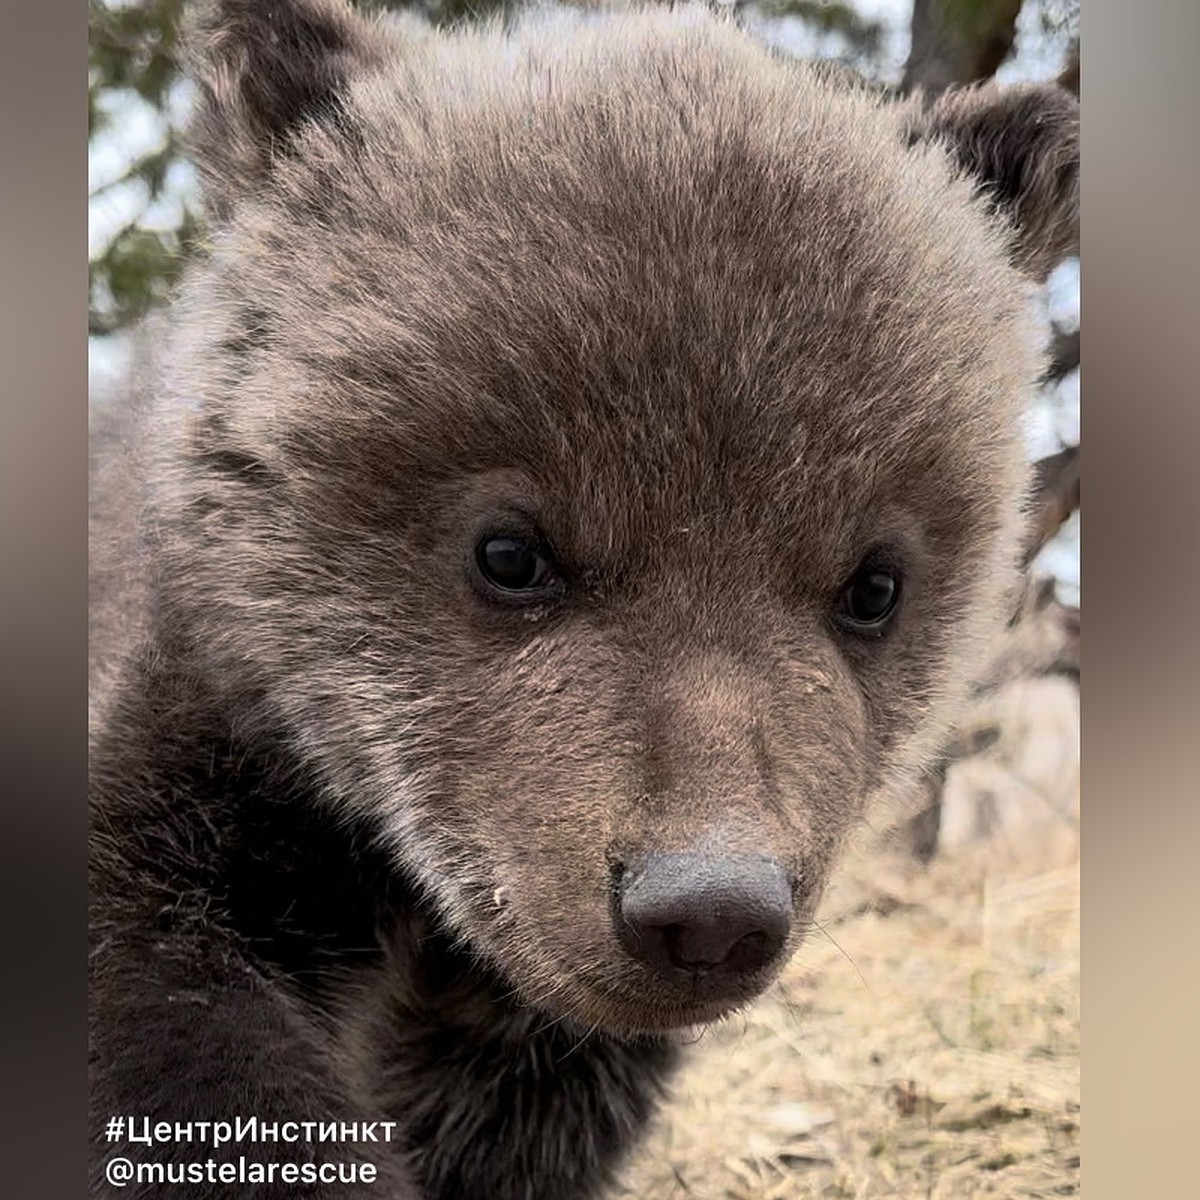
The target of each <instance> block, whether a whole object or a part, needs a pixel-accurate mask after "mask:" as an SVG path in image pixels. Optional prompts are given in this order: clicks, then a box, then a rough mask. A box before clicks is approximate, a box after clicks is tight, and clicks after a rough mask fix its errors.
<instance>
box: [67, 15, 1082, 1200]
mask: <svg viewBox="0 0 1200 1200" xmlns="http://www.w3.org/2000/svg"><path fill="white" fill-rule="evenodd" d="M191 26H192V28H191V32H190V46H191V48H192V51H191V52H192V72H193V76H194V78H195V80H196V82H197V85H198V112H197V116H196V122H195V127H194V138H193V143H194V152H195V158H196V162H197V164H198V167H199V170H200V174H201V179H202V184H203V192H204V198H205V203H206V206H207V217H208V227H209V237H208V241H207V244H206V245H205V247H204V249H203V253H202V254H201V255H200V256H199V258H198V260H197V261H196V262H195V263H194V264H193V265H192V267H191V268H190V270H189V272H188V274H187V275H186V278H185V279H184V281H183V283H182V285H181V287H180V289H179V292H178V295H177V297H176V299H175V302H174V304H173V305H172V308H171V310H170V312H169V313H168V314H167V315H166V316H164V317H162V318H156V323H155V324H154V325H153V326H152V327H150V328H148V330H147V332H146V338H145V355H144V361H143V362H142V364H141V367H140V369H139V371H138V372H137V379H136V385H135V386H134V387H133V388H132V390H131V393H130V395H129V396H128V397H126V398H125V399H124V400H122V401H121V402H120V403H118V404H115V405H113V406H111V409H110V410H109V411H105V412H101V413H98V414H96V416H95V421H94V435H93V454H92V467H91V471H92V476H91V489H92V499H91V504H92V537H93V542H92V560H91V572H92V581H91V588H92V590H91V614H92V616H91V692H90V748H91V759H90V835H91V842H90V856H89V865H90V888H91V902H92V915H91V939H92V940H91V956H90V964H91V965H90V971H91V975H90V988H91V993H90V994H91V1014H90V1016H91V1022H90V1025H91V1028H90V1033H91V1047H90V1060H91V1103H92V1138H93V1141H92V1145H93V1149H94V1151H95V1153H94V1158H93V1167H92V1171H93V1174H92V1182H91V1194H93V1195H97V1196H100V1195H109V1194H121V1195H123V1196H125V1197H126V1198H128V1200H132V1198H134V1197H149V1196H159V1195H166V1194H168V1192H169V1193H170V1194H172V1195H178V1196H190V1197H217V1196H227V1195H230V1194H238V1195H243V1194H244V1195H252V1196H261V1197H275V1196H292V1195H295V1194H297V1192H298V1191H299V1192H300V1193H301V1194H306V1195H312V1196H320V1197H322V1198H325V1200H332V1198H335V1197H351V1196H361V1195H364V1194H372V1195H379V1196H387V1197H390V1198H392V1200H584V1198H586V1197H593V1196H596V1195H597V1194H598V1193H599V1192H600V1191H601V1190H602V1189H603V1188H604V1186H605V1185H606V1184H607V1183H608V1182H609V1181H610V1180H611V1179H612V1178H613V1176H614V1172H615V1170H616V1169H617V1168H618V1167H619V1166H620V1164H621V1162H622V1160H623V1156H624V1155H625V1154H626V1153H627V1151H628V1150H629V1149H630V1147H631V1146H632V1145H633V1144H634V1142H635V1140H636V1138H637V1136H638V1132H639V1130H640V1129H641V1128H642V1127H643V1126H644V1125H645V1123H646V1121H647V1119H648V1118H649V1116H650V1114H651V1112H652V1110H653V1108H654V1105H655V1103H656V1100H657V1098H658V1097H659V1095H660V1093H661V1091H662V1088H663V1086H664V1084H665V1083H666V1081H667V1080H668V1078H669V1075H670V1072H671V1070H672V1069H673V1067H674V1065H675V1063H676V1061H677V1058H678V1055H679V1050H678V1044H679V1042H680V1041H681V1040H683V1039H682V1036H681V1035H682V1034H683V1033H684V1032H685V1031H687V1030H688V1029H690V1028H692V1027H695V1026H697V1025H702V1024H704V1023H706V1022H710V1021H714V1020H717V1019H719V1018H721V1017H722V1016H723V1015H725V1014H728V1013H729V1012H731V1011H733V1010H735V1009H736V1008H738V1007H739V1006H741V1005H744V1004H746V1003H748V1002H749V1001H750V1000H752V999H753V998H754V997H755V996H757V995H758V994H759V993H761V992H762V990H763V989H764V988H765V987H767V986H768V985H769V984H770V982H771V981H772V980H773V979H774V978H775V977H776V975H777V974H778V972H779V970H780V969H781V967H782V965H783V964H784V963H785V962H786V961H787V959H788V957H789V956H790V955H791V954H792V953H793V952H794V951H795V949H796V947H797V946H798V945H799V943H800V942H801V940H802V939H803V937H804V936H805V933H806V930H808V929H809V928H810V926H811V922H812V920H813V913H814V908H815V906H816V904H817V901H818V899H819V897H820V894H821V889H822V886H823V884H824V882H825V880H826V877H827V875H828V873H829V871H830V867H831V864H832V862H833V861H834V858H835V855H836V853H837V850H838V847H839V844H840V843H841V842H842V841H843V840H844V838H845V836H846V835H847V833H848V832H849V831H850V830H851V829H852V828H853V827H854V826H855V824H856V822H857V821H858V820H859V818H860V816H861V815H862V813H863V811H864V808H865V806H866V804H867V802H868V799H869V798H871V797H875V796H878V795H880V794H882V793H887V792H890V791H895V790H896V789H900V788H903V787H904V786H906V783H907V782H908V781H910V780H911V779H912V778H913V777H914V775H915V774H916V773H917V772H919V771H920V770H921V769H922V767H923V765H924V764H926V763H927V762H928V760H929V757H930V755H931V754H932V753H935V752H936V749H937V747H938V744H939V739H941V738H942V736H943V735H944V733H945V730H946V729H947V727H948V725H949V723H950V721H951V719H952V718H953V715H954V711H955V705H956V703H957V702H958V701H959V699H960V698H961V697H962V695H963V692H964V689H965V687H966V686H967V685H968V683H969V680H970V674H971V670H972V668H973V667H974V666H976V665H977V664H978V661H979V655H980V652H981V647H982V646H984V645H985V643H986V641H987V639H988V638H989V637H990V636H991V634H992V633H993V631H994V630H995V628H996V627H997V625H998V624H999V623H1000V622H1002V621H1003V620H1004V618H1005V616H1006V615H1007V609H1006V604H1007V603H1008V599H1007V598H1008V597H1009V595H1010V592H1011V585H1012V583H1013V579H1014V575H1015V563H1016V559H1017V549H1018V543H1019V540H1020V533H1021V526H1022V516H1021V507H1022V496H1023V489H1024V487H1025V465H1024V448H1023V438H1022V426H1021V422H1022V418H1023V412H1024V407H1025V404H1026V402H1027V400H1028V397H1029V393H1030V388H1031V386H1032V384H1033V382H1034V381H1035V380H1036V378H1037V376H1038V374H1039V371H1040V366H1041V362H1040V351H1041V348H1040V346H1039V344H1038V335H1037V330H1036V327H1035V322H1034V320H1033V319H1032V306H1031V303H1030V297H1031V293H1032V287H1033V284H1034V283H1036V281H1038V280H1040V279H1043V278H1044V277H1045V275H1046V273H1047V272H1048V271H1049V270H1050V269H1051V267H1052V266H1053V265H1054V264H1055V263H1056V262H1058V261H1059V260H1060V259H1061V258H1062V257H1063V256H1064V255H1066V254H1068V253H1070V252H1071V251H1072V250H1073V248H1074V246H1075V237H1076V230H1077V227H1078V220H1077V206H1078V118H1077V106H1076V102H1075V101H1074V99H1073V98H1072V97H1071V96H1069V95H1067V94H1066V93H1064V92H1061V91H1059V90H1058V89H1056V88H1053V87H1021V88H1015V89H1009V90H1004V89H999V88H996V87H985V88H981V89H974V90H964V91H959V92H952V93H948V94H946V95H944V96H942V97H940V98H938V99H936V100H934V101H926V100H922V99H913V100H903V101H894V102H889V101H887V100H886V99H884V98H881V97H879V96H877V95H874V94H872V93H869V92H867V91H866V90H865V89H860V88H857V87H855V86H853V85H851V84H849V83H847V82H846V81H845V80H844V79H838V78H835V77H834V76H833V75H831V74H829V73H827V72H824V71H821V70H817V69H814V68H810V67H807V66H804V65H802V64H799V63H796V62H792V61H788V60H786V59H784V58H780V57H777V56H774V55H772V54H771V53H769V52H768V51H767V50H765V49H762V48H760V47H759V46H757V45H756V44H754V43H753V42H752V41H751V40H750V39H749V38H747V37H746V36H745V35H744V34H743V33H741V32H739V30H738V29H737V28H736V27H735V26H734V25H733V24H731V23H729V22H728V21H726V20H724V19H722V18H720V17H718V16H715V15H712V14H711V13H709V12H707V11H706V10H704V9H702V8H698V7H696V8H678V9H675V10H674V11H667V10H666V9H664V8H661V7H660V8H652V9H648V10H646V11H634V12H626V13H622V14H616V15H608V16H605V17H604V18H603V19H598V18H595V17H594V16H589V17H581V16H578V15H576V16H575V17H573V18H567V17H563V16H554V15H548V14H541V15H536V14H535V15H534V16H532V17H529V18H527V19H526V20H524V21H522V22H520V23H519V24H518V25H517V27H516V28H515V29H513V30H503V29H501V28H499V27H490V28H485V29H482V30H475V31H455V32H449V33H433V32H428V33H420V32H417V31H416V30H415V29H414V28H411V27H407V26H401V25H399V24H389V23H387V22H384V21H379V20H370V19H368V18H366V17H363V16H362V15H359V14H357V13H355V12H354V11H353V10H351V9H350V8H349V7H347V6H345V5H344V4H343V3H342V2H341V0H271V2H270V3H267V2H265V0H262V2H255V0H212V2H210V3H207V4H201V5H198V6H196V8H195V10H194V11H193V13H192V14H191ZM114 1116H120V1117H124V1118H128V1119H129V1122H130V1124H129V1125H128V1126H127V1128H126V1131H125V1136H124V1140H123V1141H121V1140H120V1139H117V1140H114V1141H111V1142H110V1141H107V1140H106V1137H105V1135H106V1131H107V1129H108V1125H107V1123H108V1121H109V1119H110V1118H112V1117H114ZM251 1118H254V1122H255V1123H254V1124H250V1125H248V1124H246V1123H247V1122H249V1121H250V1119H251ZM143 1121H148V1122H149V1125H148V1128H149V1129H151V1130H155V1129H156V1128H157V1127H158V1126H159V1124H160V1123H167V1124H169V1126H170V1128H171V1129H172V1130H174V1129H175V1128H176V1126H178V1127H180V1128H181V1129H182V1130H183V1131H184V1133H187V1132H188V1131H190V1134H191V1137H192V1140H191V1141H190V1142H188V1141H187V1140H186V1138H184V1141H183V1143H182V1144H181V1143H180V1142H177V1141H173V1140H171V1139H169V1138H166V1137H164V1138H163V1139H162V1140H160V1139H159V1137H158V1136H157V1135H151V1136H149V1137H146V1136H145V1134H144V1132H142V1131H144V1130H145V1129H146V1128H147V1126H145V1125H143V1124H142V1122H143ZM223 1122H224V1123H230V1124H231V1125H233V1124H235V1123H237V1122H241V1123H242V1126H241V1129H240V1134H241V1135H242V1136H240V1137H226V1136H224V1134H225V1132H226V1130H225V1129H224V1127H222V1126H220V1125H219V1124H218V1123H223ZM333 1126H336V1128H337V1130H338V1131H339V1132H338V1133H337V1134H336V1135H335V1134H334V1133H331V1132H330V1130H331V1128H332V1127H333ZM217 1130H221V1136H217V1133H216V1131H217ZM247 1130H250V1132H249V1133H248V1132H247ZM368 1130H369V1132H368ZM343 1131H344V1132H345V1139H344V1140H343V1138H342V1132H343ZM181 1136H183V1135H181ZM173 1137H174V1134H172V1138H173ZM114 1154H121V1155H127V1156H128V1158H129V1159H130V1160H131V1161H132V1162H133V1163H134V1164H135V1165H136V1167H137V1172H138V1173H137V1175H136V1177H135V1178H134V1179H132V1180H131V1181H130V1183H129V1185H128V1186H127V1187H124V1188H122V1189H120V1190H119V1191H118V1190H117V1189H114V1188H112V1187H111V1186H110V1184H109V1183H108V1182H106V1179H105V1169H106V1163H107V1161H108V1160H109V1158H110V1156H112V1155H114ZM256 1158H257V1159H259V1160H263V1161H266V1160H272V1159H274V1160H278V1162H276V1163H275V1164H273V1167H274V1170H273V1173H271V1174H267V1175H264V1174H259V1175H252V1174H246V1172H247V1171H248V1170H249V1167H248V1166H247V1164H248V1163H249V1164H250V1166H253V1165H254V1164H253V1163H252V1162H251V1160H254V1159H256ZM196 1162H200V1163H202V1164H204V1165H203V1169H199V1168H198V1169H197V1170H196V1171H195V1172H194V1173H192V1174H181V1172H184V1171H185V1167H186V1166H187V1164H189V1163H192V1164H194V1163H196ZM280 1163H283V1164H286V1165H287V1166H289V1167H291V1168H292V1169H293V1173H292V1175H291V1176H290V1178H289V1179H285V1178H283V1176H282V1174H281V1171H282V1168H280V1166H279V1164H280ZM223 1168H228V1171H227V1172H226V1175H224V1176H222V1175H221V1173H220V1172H221V1169H223ZM260 1169H261V1167H260ZM301 1169H303V1171H304V1172H305V1173H304V1174H303V1175H299V1174H296V1173H295V1172H299V1171H301ZM355 1170H361V1173H360V1174H359V1175H357V1176H356V1175H355V1174H354V1172H355ZM172 1172H173V1174H172ZM230 1172H232V1173H235V1174H230ZM368 1177H369V1178H370V1182H369V1185H368V1184H367V1182H366V1181H367V1180H368ZM234 1178H236V1179H237V1180H238V1181H239V1185H238V1186H237V1187H235V1188H234V1190H233V1191H232V1192H231V1191H230V1187H231V1185H230V1183H229V1182H228V1179H234ZM180 1179H182V1180H184V1182H185V1184H186V1186H183V1187H179V1186H175V1187H168V1186H167V1183H165V1182H164V1180H165V1181H167V1182H171V1181H176V1182H177V1181H178V1180H180ZM352 1180H353V1181H352Z"/></svg>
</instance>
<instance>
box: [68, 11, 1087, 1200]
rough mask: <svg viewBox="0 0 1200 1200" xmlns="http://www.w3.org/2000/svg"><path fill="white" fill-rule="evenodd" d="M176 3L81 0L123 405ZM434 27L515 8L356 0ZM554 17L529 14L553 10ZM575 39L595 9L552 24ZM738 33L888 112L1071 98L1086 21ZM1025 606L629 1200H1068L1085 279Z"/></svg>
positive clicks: (165, 230)
mask: <svg viewBox="0 0 1200 1200" xmlns="http://www.w3.org/2000/svg"><path fill="white" fill-rule="evenodd" d="M183 6H184V0H90V3H89V34H90V37H89V45H90V54H89V73H88V130H89V170H88V186H89V199H88V212H89V227H88V264H89V271H88V283H89V310H88V345H89V388H90V392H91V396H92V398H93V399H102V398H103V397H106V396H109V395H112V394H114V393H115V392H119V390H120V389H121V388H122V386H123V383H124V380H125V378H126V375H127V372H128V371H129V369H130V363H131V358H132V344H133V343H132V339H133V336H134V332H135V330H136V327H137V323H138V321H139V320H140V318H141V317H142V316H143V315H144V314H145V313H146V312H147V311H148V310H149V309H150V308H151V307H153V306H155V305H157V304H160V303H162V302H164V301H165V300H167V299H168V298H169V297H170V294H171V289H172V286H173V284H174V283H175V281H176V280H177V279H178V278H179V275H180V273H181V271H182V270H183V269H184V267H185V265H186V263H187V261H188V259H189V257H190V256H191V255H193V254H195V253H198V252H199V250H200V248H201V247H202V246H203V239H204V227H203V220H202V216H201V210H200V205H199V202H198V198H197V194H196V177H195V173H194V171H193V170H192V168H191V166H190V165H189V163H188V162H187V159H186V155H185V149H184V131H185V128H186V123H187V118H188V111H189V106H190V103H191V89H190V86H189V84H188V82H187V80H185V79H184V78H182V76H181V74H180V44H179V21H180V15H181V11H182V9H183ZM358 7H360V8H362V9H365V10H370V11H381V10H392V11H393V12H395V13H397V14H398V15H403V16H404V17H405V18H406V19H409V20H417V21H428V22H432V23H434V24H438V25H449V24H454V23H456V22H464V21H472V20H477V19H481V18H487V17H493V16H500V17H502V18H503V19H511V18H513V17H515V16H516V15H518V13H519V10H520V9H521V8H522V7H523V5H522V3H521V2H520V0H390V2H389V0H360V2H359V4H358ZM543 7H546V6H544V5H543ZM564 7H570V8H574V9H576V10H577V11H578V12H579V13H580V19H591V17H592V16H593V15H596V16H598V15H599V14H600V10H601V9H602V5H599V4H597V3H578V4H571V5H566V6H564ZM718 7H727V8H729V9H730V10H731V11H732V13H733V14H734V16H735V19H736V20H738V21H739V22H740V23H741V24H742V25H743V26H744V27H745V28H746V29H747V30H748V31H749V32H750V33H751V34H752V35H753V36H755V37H757V38H760V39H761V40H763V41H764V42H768V43H770V44H772V45H774V46H776V47H778V48H779V49H780V50H781V51H783V52H785V53H788V54H793V55H796V56H798V57H802V58H820V59H829V60H837V61H840V62H842V63H844V64H845V65H846V66H848V67H850V68H852V69H853V70H855V71H857V72H858V73H860V74H861V75H862V76H863V77H865V78H866V79H867V80H869V81H872V82H874V83H877V84H879V85H881V86H882V87H884V88H886V89H888V90H891V91H894V92H895V93H896V94H904V93H907V92H909V91H911V90H912V89H915V88H920V89H923V90H924V91H925V92H926V93H927V94H933V93H936V92H937V91H939V90H941V89H942V88H945V87H947V86H952V85H956V84H965V83H971V82H975V81H978V80H985V79H989V78H993V77H994V78H996V79H997V80H999V81H1001V82H1003V83H1017V82H1024V81H1039V82H1044V81H1049V80H1058V81H1059V82H1060V83H1061V84H1062V85H1063V86H1064V87H1068V88H1070V89H1071V90H1073V91H1075V92H1078V90H1079V0H757V2H753V0H732V2H731V3H729V4H727V5H724V6H722V5H718ZM1039 305H1040V309H1041V315H1042V320H1043V323H1044V328H1045V336H1046V343H1047V349H1048V366H1047V371H1046V375H1045V377H1044V378H1043V379H1042V380H1040V381H1039V382H1038V385H1037V388H1036V392H1035V396H1034V403H1033V404H1032V405H1031V408H1030V412H1029V416H1028V447H1029V455H1030V458H1031V460H1032V461H1033V462H1034V463H1035V469H1034V479H1035V488H1034V495H1033V499H1032V505H1033V522H1032V530H1031V534H1030V538H1029V541H1028V544H1027V546H1026V564H1027V568H1028V571H1027V586H1026V589H1025V592H1024V595H1023V597H1022V598H1021V601H1020V604H1019V606H1018V607H1017V608H1016V609H1015V610H1014V612H1013V617H1012V621H1011V623H1010V625H1009V627H1008V628H1007V630H1006V631H1005V632H1004V634H1003V636H1002V637H1000V638H998V639H997V642H996V644H995V646H994V647H993V648H992V651H991V653H990V654H989V656H988V657H987V659H986V661H984V662H981V663H980V672H979V674H980V680H979V684H978V686H977V688H976V692H975V694H974V696H973V698H972V700H971V702H970V704H969V705H968V706H967V708H966V709H965V710H964V712H963V713H962V714H961V719H960V722H959V726H958V729H957V732H956V734H955V737H954V739H953V741H952V743H951V744H950V745H949V746H948V748H947V751H946V754H945V757H944V758H943V760H942V761H941V763H940V764H938V766H937V767H936V768H935V769H934V770H933V771H931V772H930V774H929V776H928V778H927V779H926V780H925V781H924V785H923V789H922V794H921V795H920V796H919V797H918V798H917V799H916V800H915V801H913V803H911V804H910V805H908V806H906V807H905V808H904V809H903V810H898V811H893V812H888V811H878V812H876V813H875V814H874V817H873V820H872V822H871V825H870V826H869V827H868V828H867V830H866V831H865V833H864V835H863V836H862V837H861V838H860V839H859V840H858V842H857V843H856V844H855V845H854V846H853V847H851V849H850V852H849V854H848V856H847V859H846V863H845V866H844V868H843V870H842V872H841V874H840V875H839V876H838V878H837V879H836V880H835V882H834V884H833V886H832V888H831V890H830V893H829V895H828V897H827V898H826V900H825V903H824V906H823V909H822V913H821V915H820V920H819V922H818V925H817V928H816V930H814V933H813V936H812V938H811V939H810V942H809V944H808V945H807V946H806V947H805V948H804V949H803V950H802V951H801V953H800V955H799V956H798V958H797V960H796V961H795V962H794V963H793V964H792V966H791V967H790V968H789V969H788V971H787V973H786V974H785V977H784V978H783V979H782V980H781V981H780V984H779V985H778V987H776V988H775V989H774V990H773V991H772V993H771V994H770V995H769V996H767V997H766V998H765V999H764V1000H763V1001H761V1002H760V1003H759V1004H757V1005H755V1006H754V1007H753V1008H752V1009H750V1010H749V1011H748V1012H747V1013H746V1014H743V1015H741V1016H739V1017H737V1018H736V1019H734V1020H731V1021H729V1022H727V1023H726V1024H724V1025H722V1026H720V1027H718V1028H715V1029H712V1030H709V1031H707V1032H706V1033H704V1035H703V1036H702V1037H701V1038H700V1039H699V1041H700V1044H699V1045H698V1046H697V1048H696V1051H695V1054H694V1060H693V1064H692V1066H691V1068H690V1069H689V1070H688V1071H687V1072H686V1073H685V1075H684V1076H683V1078H682V1079H681V1080H680V1083H679V1085H678V1087H677V1088H676V1089H675V1094H674V1097H673V1099H672V1101H671V1103H670V1104H669V1105H668V1106H667V1108H666V1109H665V1111H664V1113H663V1117H662V1119H661V1121H660V1123H659V1125H658V1127H657V1129H656V1132H655V1135H654V1137H653V1139H652V1141H651V1143H650V1144H649V1145H648V1146H647V1147H646V1148H645V1150H644V1152H643V1153H642V1154H641V1155H640V1156H639V1157H638V1159H637V1160H636V1161H635V1162H634V1163H633V1164H632V1165H631V1167H630V1170H629V1172H628V1175H627V1179H626V1181H625V1185H624V1187H625V1190H624V1191H623V1192H622V1194H623V1195H627V1196H630V1197H642V1198H644V1200H660V1198H661V1200H666V1198H667V1197H713V1198H718V1197H719V1198H730V1200H781V1198H782V1200H788V1198H793V1197H794V1198H799V1197H817V1196H820V1197H906V1198H907V1197H911V1198H913V1200H915V1198H917V1197H921V1198H922V1200H930V1198H941V1197H945V1198H947V1200H949V1198H953V1200H966V1198H969V1197H974V1196H984V1195H987V1196H1005V1197H1033V1196H1039V1197H1040V1196H1062V1195H1072V1194H1075V1193H1076V1192H1077V1191H1078V1186H1079V1183H1078V1180H1079V1118H1078V1112H1079V1073H1078V1037H1079V1027H1078V1016H1079V951H1078V934H1079V908H1078V855H1079V827H1078V817H1079V746H1078V731H1079V690H1078V689H1079V677H1080V673H1079V628H1080V616H1079V611H1080V577H1079V530H1080V524H1079V521H1080V517H1079V440H1080V439H1079V408H1080V405H1079V358H1080V337H1079V319H1080V315H1079V262H1078V260H1072V261H1069V262H1068V263H1065V264H1064V265H1063V266H1062V267H1060V268H1059V269H1058V270H1057V271H1056V272H1055V273H1054V275H1053V276H1052V277H1051V278H1050V280H1049V282H1048V283H1047V285H1046V286H1045V288H1044V289H1042V291H1041V294H1040V297H1039Z"/></svg>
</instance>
